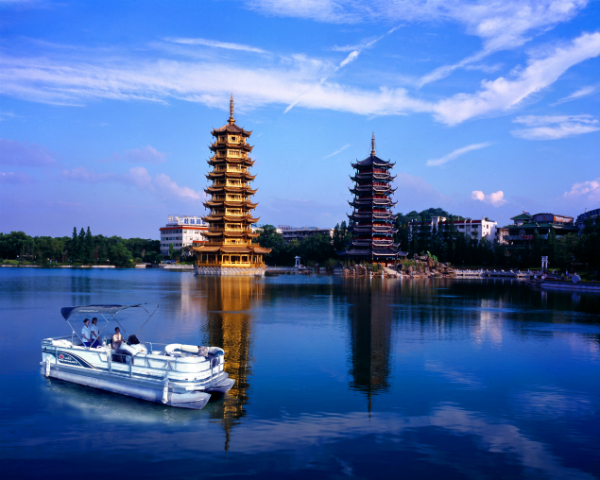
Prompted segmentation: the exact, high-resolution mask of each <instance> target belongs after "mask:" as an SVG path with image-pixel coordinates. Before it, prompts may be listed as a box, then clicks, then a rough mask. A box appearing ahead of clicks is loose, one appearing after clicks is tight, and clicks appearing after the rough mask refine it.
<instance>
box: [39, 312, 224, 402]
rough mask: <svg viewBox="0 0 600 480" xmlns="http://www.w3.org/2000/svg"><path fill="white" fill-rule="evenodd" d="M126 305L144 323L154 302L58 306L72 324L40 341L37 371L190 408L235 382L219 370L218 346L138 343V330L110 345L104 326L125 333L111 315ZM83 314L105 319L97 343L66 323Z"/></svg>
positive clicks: (221, 360) (221, 359)
mask: <svg viewBox="0 0 600 480" xmlns="http://www.w3.org/2000/svg"><path fill="white" fill-rule="evenodd" d="M129 308H136V309H138V308H139V309H142V310H143V311H145V312H146V313H147V314H148V319H147V320H146V322H145V323H144V325H145V324H146V323H147V322H148V320H149V319H150V317H152V315H153V314H154V313H155V312H156V310H157V309H158V305H153V306H151V305H149V304H144V303H142V304H137V305H87V306H79V307H65V308H62V309H61V314H62V316H63V317H64V319H65V320H66V321H67V323H68V324H69V326H70V327H71V335H68V336H64V337H55V338H46V339H44V340H42V363H41V365H42V374H44V375H45V376H46V377H52V378H58V379H61V380H64V381H67V382H73V383H78V384H80V385H86V386H89V387H95V388H99V389H102V390H107V391H109V392H114V393H120V394H122V395H128V396H130V397H136V398H140V399H143V400H148V401H150V402H156V403H162V404H165V405H170V406H173V407H182V408H192V409H201V408H202V407H204V405H206V403H207V402H208V400H209V399H210V394H211V393H216V392H219V393H226V392H227V391H228V390H229V389H230V388H231V387H232V386H233V384H234V383H235V380H233V379H230V378H229V375H228V374H227V373H226V372H225V371H224V363H225V356H224V351H223V349H221V348H218V347H203V346H196V345H181V344H177V343H175V344H170V345H164V344H157V343H152V342H140V341H139V340H138V339H137V335H138V334H139V330H138V332H136V333H135V334H133V335H129V336H128V338H127V341H126V342H125V343H122V344H121V345H120V346H119V348H118V349H113V348H112V343H111V340H112V333H113V332H110V331H109V330H108V329H107V327H108V325H110V324H111V323H112V322H113V321H114V322H116V324H118V325H119V327H120V329H121V330H122V331H123V332H126V330H125V329H124V328H123V326H122V324H121V323H120V321H119V320H117V318H116V315H117V314H118V313H119V312H121V311H123V310H125V309H129ZM82 315H84V316H86V317H92V316H96V317H98V318H102V319H103V320H104V321H105V322H106V325H103V327H104V328H103V329H102V330H101V331H100V335H99V340H98V342H97V343H96V344H93V345H92V346H86V345H85V343H84V342H83V340H82V338H81V337H80V336H79V334H78V332H77V329H75V328H73V325H72V324H71V320H72V319H74V318H79V317H81V316H82ZM144 325H142V328H143V327H144ZM140 330H141V328H140ZM105 333H108V334H105Z"/></svg>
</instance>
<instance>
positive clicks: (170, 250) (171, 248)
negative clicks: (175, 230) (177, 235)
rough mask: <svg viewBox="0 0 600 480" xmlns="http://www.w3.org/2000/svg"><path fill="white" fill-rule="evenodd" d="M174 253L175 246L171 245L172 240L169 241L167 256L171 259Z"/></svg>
mask: <svg viewBox="0 0 600 480" xmlns="http://www.w3.org/2000/svg"><path fill="white" fill-rule="evenodd" d="M174 255H175V246H174V245H173V242H171V243H169V258H171V260H172V259H173V256H174Z"/></svg>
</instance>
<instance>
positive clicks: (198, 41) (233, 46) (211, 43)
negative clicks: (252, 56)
mask: <svg viewBox="0 0 600 480" xmlns="http://www.w3.org/2000/svg"><path fill="white" fill-rule="evenodd" d="M165 40H166V41H167V42H171V43H177V44H180V45H204V46H207V47H215V48H224V49H226V50H240V51H243V52H254V53H267V52H266V51H265V50H263V49H262V48H257V47H251V46H250V45H242V44H239V43H229V42H219V41H217V40H207V39H205V38H165Z"/></svg>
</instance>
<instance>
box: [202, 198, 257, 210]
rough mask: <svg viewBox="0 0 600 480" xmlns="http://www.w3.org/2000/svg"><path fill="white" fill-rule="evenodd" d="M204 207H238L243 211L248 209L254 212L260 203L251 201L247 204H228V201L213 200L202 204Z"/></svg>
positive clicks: (246, 202)
mask: <svg viewBox="0 0 600 480" xmlns="http://www.w3.org/2000/svg"><path fill="white" fill-rule="evenodd" d="M202 205H204V206H205V207H206V208H214V207H230V208H233V207H237V208H243V209H247V210H254V209H255V208H256V206H257V205H258V203H250V202H249V201H245V202H228V201H224V202H223V201H222V202H215V201H212V200H208V201H206V202H202Z"/></svg>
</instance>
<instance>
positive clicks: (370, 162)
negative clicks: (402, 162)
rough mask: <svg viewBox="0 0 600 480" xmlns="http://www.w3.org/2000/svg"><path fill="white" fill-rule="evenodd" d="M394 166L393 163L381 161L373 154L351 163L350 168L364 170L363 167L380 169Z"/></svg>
mask: <svg viewBox="0 0 600 480" xmlns="http://www.w3.org/2000/svg"><path fill="white" fill-rule="evenodd" d="M394 165H396V163H395V162H389V161H388V162H386V161H385V160H382V159H381V158H379V157H377V156H375V155H374V154H371V155H369V156H368V157H367V158H365V159H364V160H361V161H357V162H356V163H353V164H352V167H353V168H364V167H373V166H375V167H381V168H392V167H393V166H394Z"/></svg>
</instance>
